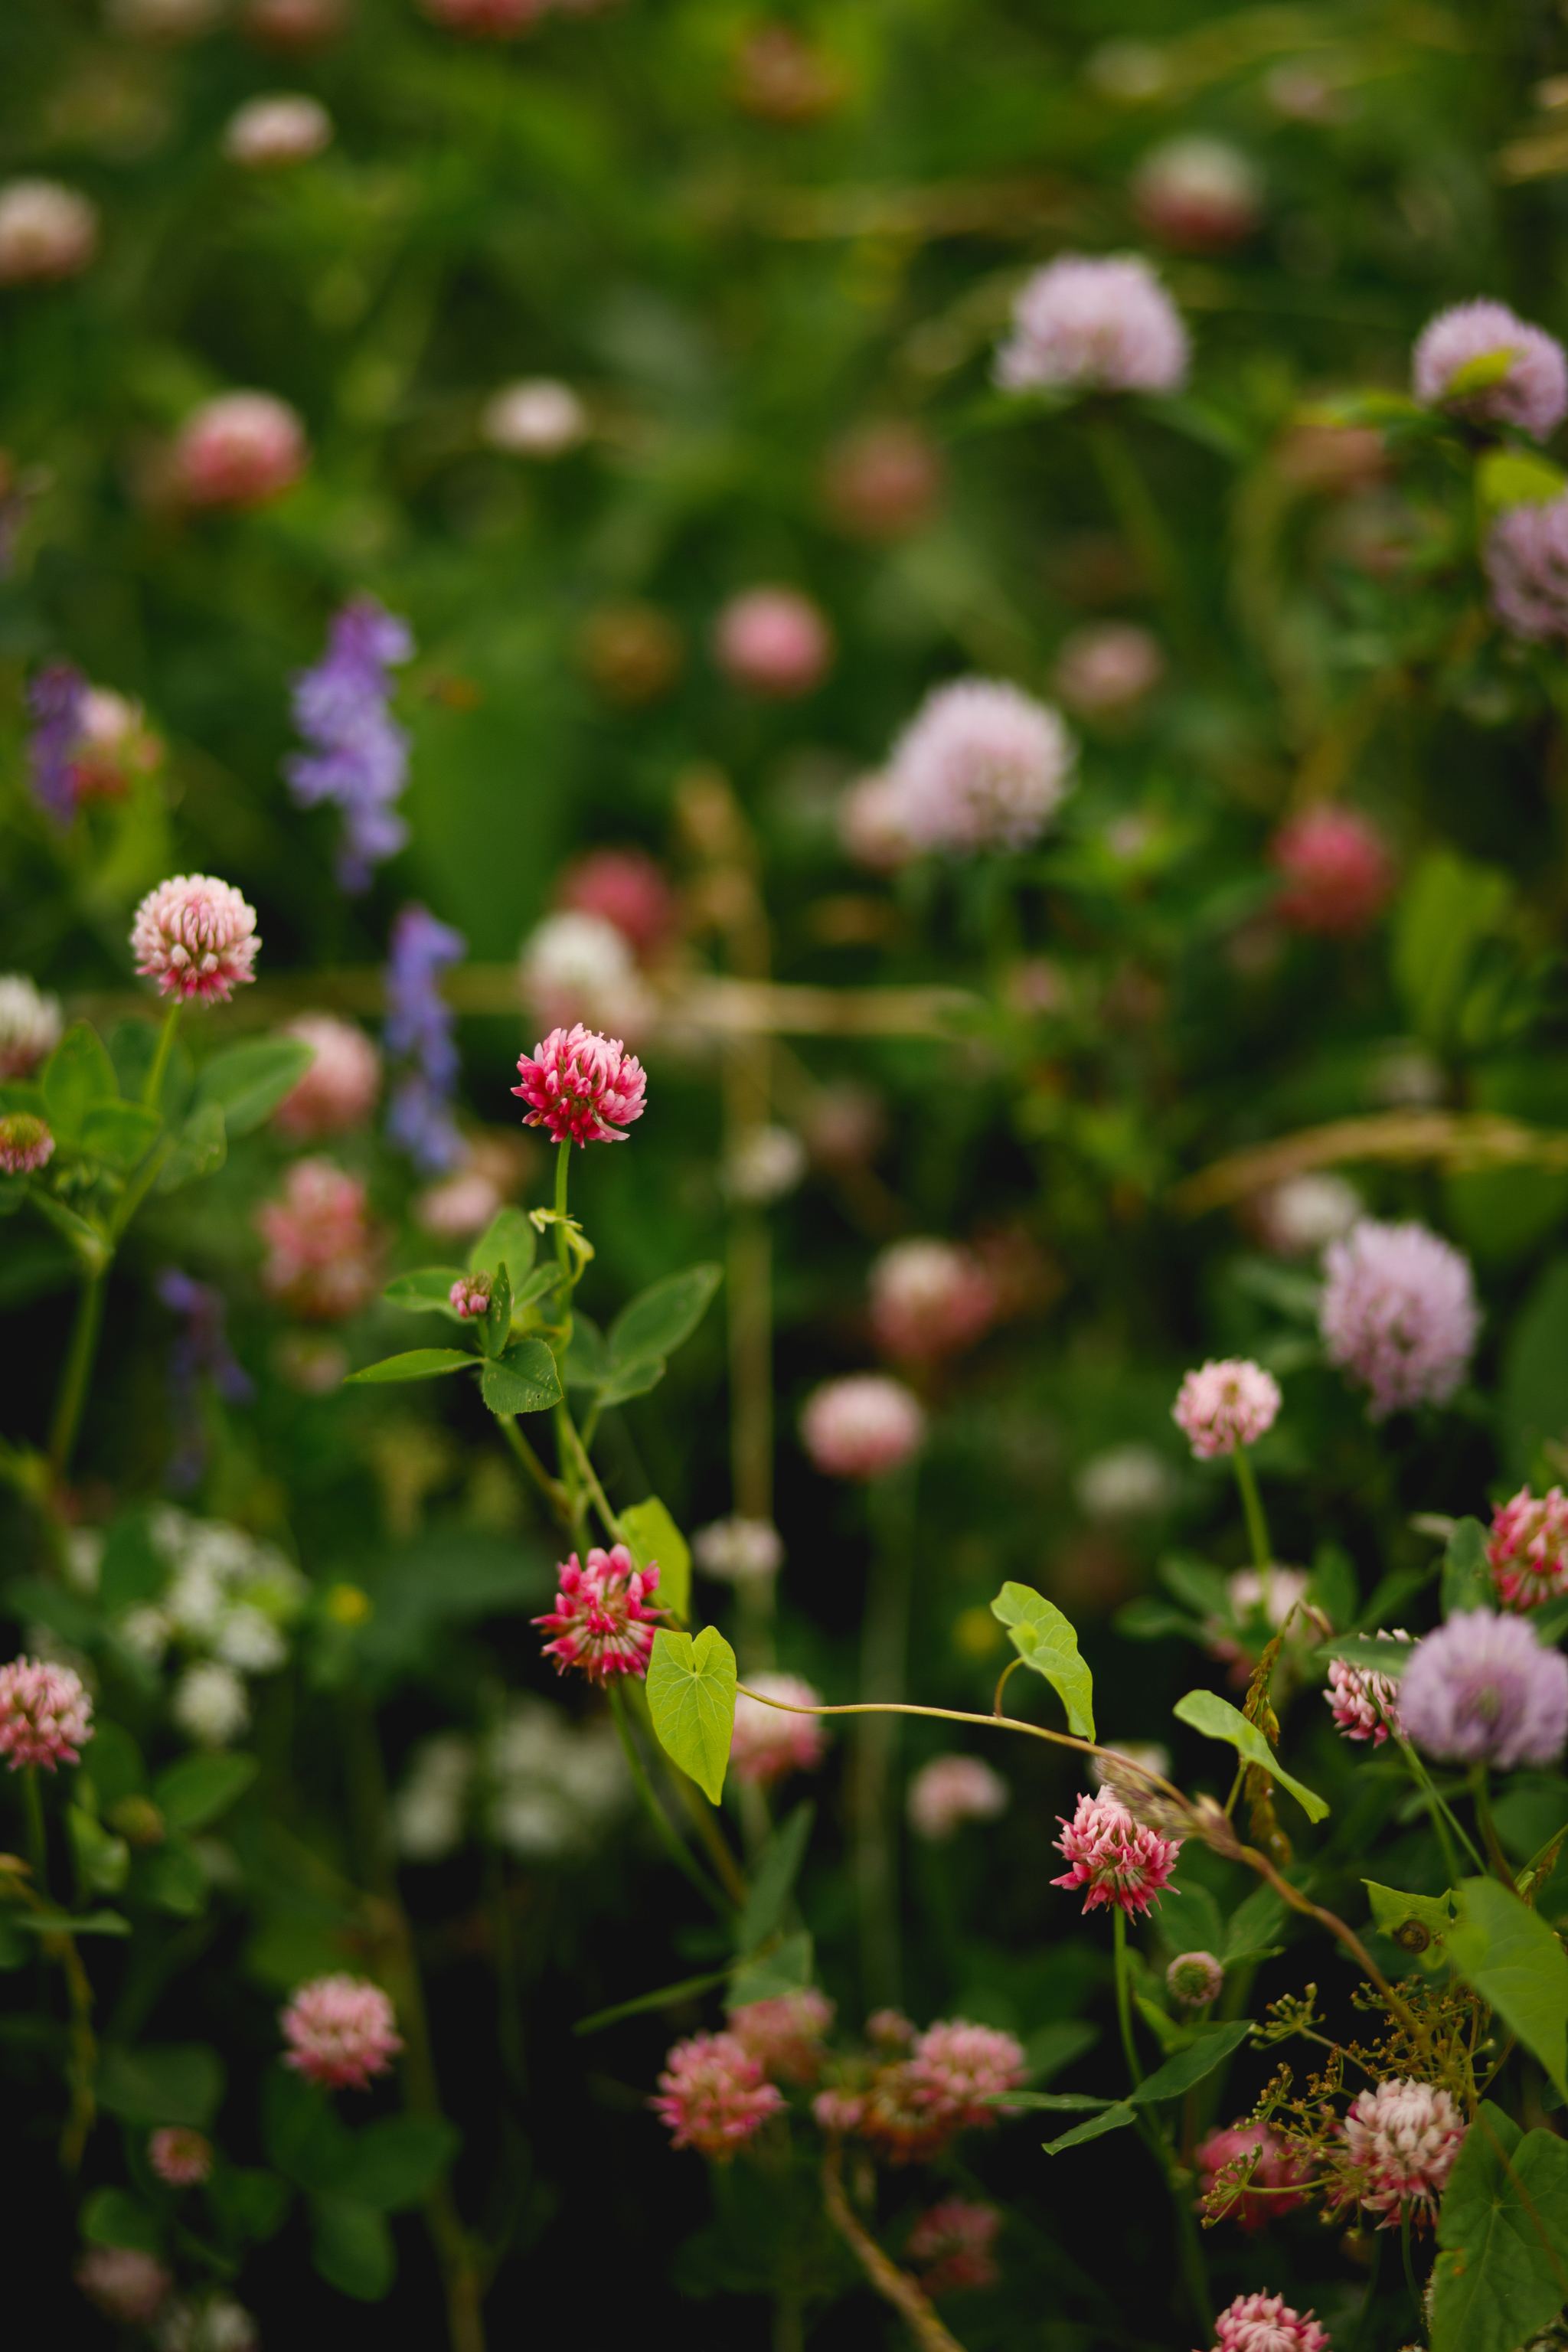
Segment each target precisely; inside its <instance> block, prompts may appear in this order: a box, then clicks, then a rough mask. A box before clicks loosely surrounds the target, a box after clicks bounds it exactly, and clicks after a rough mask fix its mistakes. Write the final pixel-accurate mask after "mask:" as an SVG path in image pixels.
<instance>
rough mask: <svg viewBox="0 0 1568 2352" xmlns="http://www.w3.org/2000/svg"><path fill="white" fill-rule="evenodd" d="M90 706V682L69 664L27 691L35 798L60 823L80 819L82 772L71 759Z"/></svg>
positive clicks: (54, 665) (58, 665) (44, 672)
mask: <svg viewBox="0 0 1568 2352" xmlns="http://www.w3.org/2000/svg"><path fill="white" fill-rule="evenodd" d="M86 705H87V680H86V678H85V677H83V676H82V674H81V672H80V670H79V669H74V668H73V667H72V666H71V664H70V663H69V662H51V663H50V664H49V666H48V667H47V669H41V670H40V671H39V672H38V674H37V677H35V678H34V679H33V681H32V683H31V684H30V685H29V687H28V688H27V713H28V716H29V718H30V719H32V721H33V731H32V733H31V735H30V736H29V737H28V739H27V765H28V768H29V769H30V771H31V773H32V779H33V796H34V798H35V799H36V800H37V803H38V804H39V806H40V807H42V808H45V809H47V811H48V813H49V814H50V815H51V816H52V817H53V818H54V820H55V822H56V824H69V823H70V821H71V819H72V817H73V816H75V814H76V767H75V763H74V761H72V758H71V754H72V752H73V751H74V750H75V749H76V745H77V740H78V739H79V736H80V734H81V729H82V719H83V717H84V715H85V711H86Z"/></svg>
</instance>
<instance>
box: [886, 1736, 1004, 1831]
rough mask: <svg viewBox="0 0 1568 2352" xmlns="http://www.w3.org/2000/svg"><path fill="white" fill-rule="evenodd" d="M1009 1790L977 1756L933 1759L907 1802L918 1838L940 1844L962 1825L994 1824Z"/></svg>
mask: <svg viewBox="0 0 1568 2352" xmlns="http://www.w3.org/2000/svg"><path fill="white" fill-rule="evenodd" d="M1012 1793H1013V1792H1012V1790H1011V1789H1010V1788H1009V1787H1008V1785H1007V1783H1006V1781H1005V1780H1004V1779H1003V1778H1002V1775H1001V1774H1000V1772H994V1771H993V1770H992V1769H991V1767H990V1765H989V1764H987V1763H986V1762H985V1761H984V1759H983V1758H981V1757H979V1756H960V1755H953V1756H933V1757H932V1758H931V1761H930V1763H929V1764H922V1765H921V1769H920V1770H919V1771H918V1772H917V1773H916V1774H915V1776H914V1779H913V1780H911V1781H910V1789H909V1796H908V1798H907V1800H906V1802H907V1805H908V1809H909V1816H910V1828H911V1829H912V1830H913V1831H914V1832H915V1834H916V1836H917V1837H922V1838H925V1839H927V1840H928V1841H930V1842H931V1843H938V1844H940V1843H942V1841H944V1840H945V1839H947V1838H950V1837H952V1834H953V1832H954V1831H955V1830H956V1829H957V1828H958V1827H959V1825H960V1823H961V1822H994V1821H995V1820H996V1818H997V1816H998V1815H999V1814H1001V1813H1005V1811H1006V1810H1007V1804H1008V1801H1009V1799H1010V1798H1011V1796H1012Z"/></svg>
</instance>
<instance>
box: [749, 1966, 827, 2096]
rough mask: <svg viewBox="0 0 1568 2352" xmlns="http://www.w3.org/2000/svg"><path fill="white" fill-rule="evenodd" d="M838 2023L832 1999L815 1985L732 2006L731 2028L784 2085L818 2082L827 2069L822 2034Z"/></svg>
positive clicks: (763, 2066) (762, 2064)
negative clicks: (819, 2076) (835, 2018)
mask: <svg viewBox="0 0 1568 2352" xmlns="http://www.w3.org/2000/svg"><path fill="white" fill-rule="evenodd" d="M832 2022H833V2003H832V2002H831V2001H830V2000H828V1998H827V1996H826V1993H821V1992H818V1991H817V1990H816V1987H815V1986H813V1985H805V1986H803V1987H802V1988H801V1990H800V1991H798V1992H785V1993H779V1994H778V1995H777V1996H776V1997H775V1998H774V1999H773V2000H752V2001H748V2002H747V2003H746V2004H745V2006H744V2008H742V2009H732V2010H731V2011H730V2016H729V2027H730V2032H731V2033H732V2034H733V2036H734V2038H735V2040H736V2041H737V2042H739V2043H740V2044H741V2047H742V2049H743V2050H744V2051H745V2052H746V2053H747V2055H748V2056H749V2057H752V2058H754V2059H755V2060H756V2061H757V2063H758V2064H759V2065H760V2066H761V2067H762V2069H763V2073H764V2074H772V2075H776V2076H777V2078H778V2079H779V2081H780V2082H783V2083H815V2082H816V2078H817V2076H818V2074H821V2072H822V2058H823V2049H822V2043H823V2036H824V2035H825V2034H826V2032H827V2029H828V2027H829V2026H830V2025H831V2024H832Z"/></svg>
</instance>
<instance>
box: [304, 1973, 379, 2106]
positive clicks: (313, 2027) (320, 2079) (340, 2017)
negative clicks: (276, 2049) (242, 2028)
mask: <svg viewBox="0 0 1568 2352" xmlns="http://www.w3.org/2000/svg"><path fill="white" fill-rule="evenodd" d="M279 2024H280V2025H281V2027H282V2029H283V2039H284V2041H285V2042H287V2043H288V2045H289V2047H288V2050H287V2051H286V2053H284V2059H283V2063H284V2064H285V2066H291V2067H292V2068H293V2069H294V2071H295V2073H296V2074H303V2075H304V2077H305V2079H306V2081H307V2082H309V2083H316V2084H320V2085H321V2089H322V2090H325V2091H364V2090H368V2089H369V2087H370V2084H371V2080H372V2078H373V2076H374V2075H377V2074H386V2073H388V2072H389V2071H390V2069H391V2065H392V2062H393V2060H394V2058H395V2057H396V2055H397V2053H398V2052H399V2051H400V2050H401V2049H402V2047H403V2041H402V2037H401V2035H400V2034H399V2033H398V2032H397V2020H396V2017H395V2013H394V2011H393V2006H392V2003H391V2001H390V2000H388V1999H387V1997H386V1995H385V1993H384V1992H383V1990H382V1989H381V1987H380V1986H379V1985H376V1984H372V1983H371V1981H370V1979H368V1977H351V1976H346V1975H339V1976H330V1977H315V1978H312V1979H311V1981H310V1983H309V1984H306V1985H301V1986H300V1990H299V1991H298V1992H297V1993H296V1994H295V1995H294V1998H293V2000H291V2001H290V2002H289V2006H288V2007H287V2009H285V2010H284V2011H282V2013H281V2015H280V2017H279Z"/></svg>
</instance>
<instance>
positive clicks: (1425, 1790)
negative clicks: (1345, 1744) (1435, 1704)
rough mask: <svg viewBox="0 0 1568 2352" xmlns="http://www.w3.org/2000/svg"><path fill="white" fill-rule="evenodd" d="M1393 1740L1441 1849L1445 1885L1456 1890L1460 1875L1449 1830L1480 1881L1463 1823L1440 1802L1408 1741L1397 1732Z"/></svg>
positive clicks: (1477, 1861) (1483, 1868) (1476, 1856)
mask: <svg viewBox="0 0 1568 2352" xmlns="http://www.w3.org/2000/svg"><path fill="white" fill-rule="evenodd" d="M1394 1738H1395V1739H1396V1740H1397V1741H1398V1744H1399V1752H1400V1754H1401V1755H1402V1756H1403V1757H1404V1759H1405V1762H1406V1764H1407V1765H1408V1766H1409V1767H1410V1772H1411V1777H1412V1778H1413V1780H1415V1785H1416V1787H1417V1788H1418V1789H1419V1790H1421V1792H1422V1794H1423V1796H1424V1797H1425V1798H1426V1810H1427V1811H1428V1812H1429V1813H1430V1814H1431V1816H1432V1827H1433V1828H1434V1829H1435V1830H1436V1832H1437V1843H1438V1844H1439V1845H1440V1846H1441V1847H1442V1849H1443V1864H1444V1867H1445V1869H1446V1870H1447V1874H1448V1884H1449V1885H1450V1886H1458V1883H1459V1878H1460V1870H1459V1864H1458V1858H1457V1856H1456V1854H1455V1851H1454V1846H1453V1843H1452V1840H1451V1839H1450V1837H1449V1834H1448V1832H1449V1831H1450V1830H1451V1831H1452V1832H1453V1834H1454V1837H1457V1838H1458V1840H1459V1843H1461V1844H1462V1845H1463V1847H1464V1849H1465V1852H1466V1853H1468V1855H1469V1857H1470V1860H1471V1861H1472V1862H1473V1863H1474V1864H1475V1866H1476V1869H1477V1870H1478V1872H1479V1874H1481V1876H1482V1877H1484V1876H1485V1875H1486V1864H1485V1863H1484V1862H1483V1861H1482V1860H1481V1858H1480V1855H1479V1853H1477V1852H1476V1849H1475V1847H1474V1846H1473V1845H1472V1844H1471V1843H1470V1840H1469V1837H1468V1834H1467V1833H1466V1830H1465V1826H1464V1823H1463V1822H1460V1821H1459V1820H1458V1818H1457V1817H1456V1816H1455V1814H1454V1812H1453V1811H1452V1810H1451V1809H1450V1807H1449V1806H1448V1805H1447V1804H1446V1803H1445V1801H1444V1800H1443V1798H1442V1797H1441V1796H1440V1795H1439V1794H1438V1791H1437V1789H1436V1784H1435V1783H1434V1781H1433V1779H1432V1776H1431V1774H1430V1773H1429V1772H1428V1771H1427V1769H1426V1766H1425V1764H1423V1763H1422V1761H1421V1759H1420V1758H1419V1756H1417V1755H1416V1753H1415V1748H1412V1746H1411V1745H1410V1742H1409V1741H1408V1739H1405V1738H1403V1737H1402V1736H1401V1735H1400V1734H1399V1733H1397V1732H1396V1733H1395V1734H1394Z"/></svg>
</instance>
